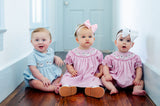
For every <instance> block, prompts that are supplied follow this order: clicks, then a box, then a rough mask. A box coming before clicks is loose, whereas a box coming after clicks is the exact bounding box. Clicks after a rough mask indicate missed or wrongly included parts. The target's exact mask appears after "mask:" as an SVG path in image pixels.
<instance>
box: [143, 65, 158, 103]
mask: <svg viewBox="0 0 160 106" xmlns="http://www.w3.org/2000/svg"><path fill="white" fill-rule="evenodd" d="M143 70H144V83H145V90H146V92H147V94H148V95H149V97H150V98H151V99H152V100H153V102H154V103H155V104H156V105H157V106H160V83H159V81H160V74H159V73H160V72H158V71H160V70H158V69H156V68H155V67H153V66H151V65H150V64H147V63H145V64H144V65H143Z"/></svg>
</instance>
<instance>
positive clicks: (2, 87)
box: [0, 57, 27, 103]
mask: <svg viewBox="0 0 160 106" xmlns="http://www.w3.org/2000/svg"><path fill="white" fill-rule="evenodd" d="M26 64H27V58H26V57H24V58H22V59H21V60H19V61H18V62H16V63H14V64H12V65H10V66H8V67H6V68H4V69H3V70H1V71H0V103H1V102H2V101H3V100H4V99H5V98H6V97H7V96H8V95H9V94H11V93H12V92H13V91H14V90H15V89H16V88H17V87H18V85H19V84H20V83H21V82H22V81H23V79H24V78H23V71H24V69H25V68H26Z"/></svg>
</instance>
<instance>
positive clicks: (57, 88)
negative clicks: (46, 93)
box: [54, 84, 62, 94]
mask: <svg viewBox="0 0 160 106" xmlns="http://www.w3.org/2000/svg"><path fill="white" fill-rule="evenodd" d="M61 86H62V84H55V89H54V92H55V93H56V94H58V93H59V88H60V87H61Z"/></svg>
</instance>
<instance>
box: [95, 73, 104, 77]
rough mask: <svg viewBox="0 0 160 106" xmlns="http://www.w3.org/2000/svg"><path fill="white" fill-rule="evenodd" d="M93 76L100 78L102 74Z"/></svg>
mask: <svg viewBox="0 0 160 106" xmlns="http://www.w3.org/2000/svg"><path fill="white" fill-rule="evenodd" d="M94 76H95V77H98V78H100V77H101V76H102V74H101V73H95V74H94Z"/></svg>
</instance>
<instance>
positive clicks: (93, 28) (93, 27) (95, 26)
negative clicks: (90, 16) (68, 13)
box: [84, 20, 98, 33]
mask: <svg viewBox="0 0 160 106" xmlns="http://www.w3.org/2000/svg"><path fill="white" fill-rule="evenodd" d="M84 25H85V26H86V27H87V28H89V29H91V30H92V32H93V33H94V32H95V31H96V30H97V27H98V25H97V24H94V25H91V24H90V21H89V20H87V21H85V22H84Z"/></svg>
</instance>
